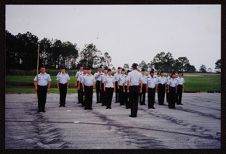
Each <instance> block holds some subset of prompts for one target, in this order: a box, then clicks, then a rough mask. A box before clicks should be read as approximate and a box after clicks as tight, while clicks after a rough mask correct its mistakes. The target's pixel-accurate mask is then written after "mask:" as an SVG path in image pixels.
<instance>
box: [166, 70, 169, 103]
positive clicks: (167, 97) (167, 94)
mask: <svg viewBox="0 0 226 154" xmlns="http://www.w3.org/2000/svg"><path fill="white" fill-rule="evenodd" d="M169 79H170V73H168V75H167V77H166V83H168V81H169ZM168 88H169V86H166V101H167V103H169V93H168Z"/></svg>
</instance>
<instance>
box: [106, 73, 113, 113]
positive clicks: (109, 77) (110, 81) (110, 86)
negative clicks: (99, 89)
mask: <svg viewBox="0 0 226 154" xmlns="http://www.w3.org/2000/svg"><path fill="white" fill-rule="evenodd" d="M114 90H115V81H114V77H113V76H112V74H111V69H108V75H107V76H106V79H105V82H104V91H105V92H106V106H107V107H106V109H111V102H112V96H113V92H114Z"/></svg>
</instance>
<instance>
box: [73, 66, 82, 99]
mask: <svg viewBox="0 0 226 154" xmlns="http://www.w3.org/2000/svg"><path fill="white" fill-rule="evenodd" d="M82 74H83V66H80V68H79V71H77V72H76V75H75V78H76V79H77V85H76V87H77V89H78V103H82V97H83V92H82V89H81V88H78V87H81V86H82V85H81V82H80V85H79V81H78V78H79V76H80V75H82Z"/></svg>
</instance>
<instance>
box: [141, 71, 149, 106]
mask: <svg viewBox="0 0 226 154" xmlns="http://www.w3.org/2000/svg"><path fill="white" fill-rule="evenodd" d="M141 74H142V77H141V81H142V83H143V88H142V93H141V94H140V105H146V104H145V97H146V85H147V76H146V75H145V70H144V69H142V70H141Z"/></svg>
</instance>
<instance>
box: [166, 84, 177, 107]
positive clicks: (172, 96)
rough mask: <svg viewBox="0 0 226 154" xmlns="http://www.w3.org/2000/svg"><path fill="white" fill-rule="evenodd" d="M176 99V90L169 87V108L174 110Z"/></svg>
mask: <svg viewBox="0 0 226 154" xmlns="http://www.w3.org/2000/svg"><path fill="white" fill-rule="evenodd" d="M176 99H177V94H176V88H175V87H169V104H168V106H169V108H175V102H176Z"/></svg>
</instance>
